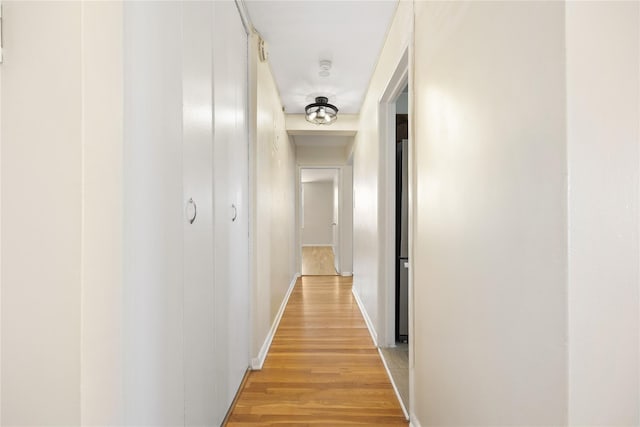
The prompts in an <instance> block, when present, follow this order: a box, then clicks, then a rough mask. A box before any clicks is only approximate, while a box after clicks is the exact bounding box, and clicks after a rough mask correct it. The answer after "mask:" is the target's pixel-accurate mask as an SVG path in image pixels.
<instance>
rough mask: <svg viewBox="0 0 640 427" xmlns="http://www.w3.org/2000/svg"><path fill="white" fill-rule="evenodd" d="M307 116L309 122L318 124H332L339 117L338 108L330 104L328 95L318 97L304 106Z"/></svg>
mask: <svg viewBox="0 0 640 427" xmlns="http://www.w3.org/2000/svg"><path fill="white" fill-rule="evenodd" d="M304 113H305V118H306V119H307V121H308V122H311V123H315V124H317V125H330V124H331V123H333V122H335V121H336V120H337V119H338V109H337V108H336V106H335V105H331V104H329V98H327V97H326V96H318V97H316V102H314V103H313V104H309V105H307V106H306V107H305V108H304Z"/></svg>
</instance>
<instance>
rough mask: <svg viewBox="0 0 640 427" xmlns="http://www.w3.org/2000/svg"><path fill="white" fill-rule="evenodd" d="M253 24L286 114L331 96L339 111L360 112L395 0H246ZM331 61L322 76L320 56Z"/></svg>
mask: <svg viewBox="0 0 640 427" xmlns="http://www.w3.org/2000/svg"><path fill="white" fill-rule="evenodd" d="M245 3H246V5H247V9H248V10H249V16H250V18H251V21H252V23H253V25H254V27H255V28H256V29H257V30H258V32H259V33H260V34H261V35H262V37H263V38H264V39H265V40H266V42H267V47H268V51H269V62H270V63H271V69H272V70H273V74H274V77H275V80H276V84H277V86H278V89H279V91H280V97H281V98H282V102H283V103H284V107H285V111H286V112H287V113H303V112H304V107H305V105H307V104H309V103H311V102H314V98H315V97H316V96H320V95H322V96H327V97H328V98H329V103H331V104H334V105H335V106H336V107H338V109H339V110H340V112H341V113H353V114H355V113H358V112H359V111H360V106H361V105H362V101H363V99H364V95H365V92H366V90H367V87H368V85H369V80H370V78H371V75H372V73H373V70H374V68H375V65H376V63H377V60H378V55H379V54H380V51H381V50H382V44H383V43H384V40H385V37H386V34H387V30H388V28H389V26H390V25H391V20H392V19H393V14H394V13H395V10H396V6H397V0H375V1H371V0H355V1H349V0H338V1H332V0H322V1H317V0H289V1H272V0H247V1H245ZM321 59H329V60H331V61H332V68H331V75H330V76H329V77H320V76H319V75H318V73H319V71H320V65H319V61H320V60H321Z"/></svg>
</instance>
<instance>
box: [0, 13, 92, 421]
mask: <svg viewBox="0 0 640 427" xmlns="http://www.w3.org/2000/svg"><path fill="white" fill-rule="evenodd" d="M81 25H82V15H81V5H80V3H44V2H43V3H39V2H28V3H27V2H25V3H22V2H3V40H4V49H3V51H4V52H3V53H4V63H3V64H2V79H3V86H2V166H1V169H2V322H1V323H2V331H1V334H2V384H1V389H2V424H3V425H45V424H49V425H50V424H57V425H76V424H78V423H79V422H80V349H81V348H80V316H81V312H80V288H81V220H82V212H81V206H82V128H81V113H82V109H81V105H82V104H81V101H82V96H83V93H82V74H81V61H82V53H81V47H80V40H81V31H82V30H81ZM42 34H46V35H47V36H46V37H42V36H41V35H42Z"/></svg>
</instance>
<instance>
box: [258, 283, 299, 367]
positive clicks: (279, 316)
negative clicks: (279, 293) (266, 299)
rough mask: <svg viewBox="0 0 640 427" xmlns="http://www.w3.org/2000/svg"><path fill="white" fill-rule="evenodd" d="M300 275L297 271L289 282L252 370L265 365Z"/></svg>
mask: <svg viewBox="0 0 640 427" xmlns="http://www.w3.org/2000/svg"><path fill="white" fill-rule="evenodd" d="M298 277H300V273H296V274H295V275H294V276H293V279H292V280H291V283H290V284H289V289H288V290H287V293H286V295H285V296H284V298H283V300H282V304H280V308H279V309H278V313H277V314H276V318H275V319H274V320H273V324H272V325H271V329H269V333H268V334H267V337H266V338H265V340H264V344H262V348H261V349H260V353H259V354H258V357H254V358H253V359H251V370H253V371H259V370H261V369H262V365H264V361H265V359H266V358H267V354H268V353H269V348H271V342H272V341H273V337H274V336H275V335H276V331H277V330H278V326H279V325H280V320H281V319H282V315H283V314H284V309H285V308H286V306H287V303H288V302H289V297H290V296H291V293H292V292H293V288H294V287H295V286H296V282H297V281H298Z"/></svg>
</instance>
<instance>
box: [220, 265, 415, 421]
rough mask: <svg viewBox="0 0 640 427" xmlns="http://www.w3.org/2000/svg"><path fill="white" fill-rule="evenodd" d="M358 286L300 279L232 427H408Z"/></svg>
mask: <svg viewBox="0 0 640 427" xmlns="http://www.w3.org/2000/svg"><path fill="white" fill-rule="evenodd" d="M351 287H352V279H351V278H344V277H326V276H325V277H303V278H300V279H298V282H297V283H296V287H295V289H294V291H293V293H292V294H291V297H290V299H289V302H288V304H287V308H286V310H285V312H284V315H283V317H282V320H281V322H280V326H279V328H278V331H277V333H276V335H275V338H274V340H273V343H272V345H271V350H270V352H269V355H268V356H267V359H266V361H265V364H264V367H263V369H262V370H261V371H253V372H251V373H250V374H249V377H248V378H247V381H246V383H245V385H244V388H243V390H242V391H241V393H240V394H239V397H238V400H237V403H236V405H235V407H234V408H233V411H232V413H231V415H230V416H229V421H228V423H227V425H228V426H236V425H247V424H252V423H256V424H261V425H264V424H265V423H278V422H286V423H305V424H306V423H312V424H330V425H336V424H351V423H354V424H362V423H365V424H370V425H407V423H406V421H405V418H404V415H403V413H402V409H401V408H400V406H399V404H398V400H397V397H396V395H395V393H394V391H393V388H392V386H391V383H390V382H389V378H388V376H387V373H386V372H385V370H384V367H383V365H382V361H381V360H380V356H379V355H378V352H377V350H376V348H375V347H374V345H373V342H372V340H371V337H370V336H369V331H368V330H367V327H366V325H365V322H364V320H363V318H362V314H361V313H360V310H359V308H358V306H357V304H356V301H355V299H354V298H353V295H352V293H351Z"/></svg>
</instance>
